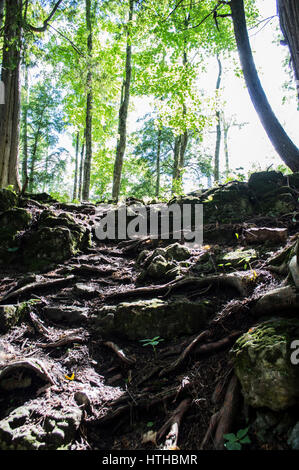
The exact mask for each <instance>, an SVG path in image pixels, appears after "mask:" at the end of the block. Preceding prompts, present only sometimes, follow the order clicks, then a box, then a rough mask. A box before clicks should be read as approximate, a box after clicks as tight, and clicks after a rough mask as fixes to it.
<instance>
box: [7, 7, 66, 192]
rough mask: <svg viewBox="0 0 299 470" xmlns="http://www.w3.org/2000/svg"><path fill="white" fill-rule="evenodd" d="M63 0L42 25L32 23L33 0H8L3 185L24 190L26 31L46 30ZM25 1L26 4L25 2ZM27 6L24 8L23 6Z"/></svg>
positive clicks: (39, 31)
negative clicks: (22, 117) (20, 167)
mask: <svg viewBox="0 0 299 470" xmlns="http://www.w3.org/2000/svg"><path fill="white" fill-rule="evenodd" d="M61 2H62V0H58V1H57V2H56V4H55V5H54V7H53V9H52V11H51V13H50V14H49V16H48V17H47V18H46V19H45V20H44V21H43V25H42V26H40V27H37V26H33V25H31V24H30V23H29V22H28V10H29V6H30V3H29V1H27V2H25V3H24V2H23V1H22V0H14V1H13V2H8V1H7V2H5V25H4V40H3V55H2V71H1V80H2V81H3V83H4V86H5V104H4V105H1V106H0V188H3V187H6V186H8V185H13V186H14V188H15V189H16V190H17V191H19V190H20V181H19V174H18V149H19V139H20V92H21V88H20V62H21V54H22V45H23V42H24V41H22V38H23V30H26V31H30V32H35V33H41V32H44V31H46V29H47V27H48V24H49V22H50V21H51V19H52V18H53V16H54V15H55V13H56V11H57V9H58V8H59V5H60V4H61ZM23 3H24V5H23ZM23 6H24V8H23Z"/></svg>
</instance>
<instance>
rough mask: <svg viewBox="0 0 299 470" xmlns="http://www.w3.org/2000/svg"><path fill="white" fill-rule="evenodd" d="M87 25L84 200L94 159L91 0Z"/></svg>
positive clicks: (87, 192)
mask: <svg viewBox="0 0 299 470" xmlns="http://www.w3.org/2000/svg"><path fill="white" fill-rule="evenodd" d="M86 27H87V31H88V38H87V50H88V59H89V60H88V64H87V67H88V72H87V83H86V88H87V101H86V125H85V145H86V152H85V160H84V170H83V189H82V198H83V200H84V201H88V200H89V189H90V167H91V160H92V101H93V91H92V70H91V67H92V21H91V0H86Z"/></svg>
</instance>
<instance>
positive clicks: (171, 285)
mask: <svg viewBox="0 0 299 470" xmlns="http://www.w3.org/2000/svg"><path fill="white" fill-rule="evenodd" d="M244 277H246V276H244V274H243V273H242V274H235V273H234V274H222V275H213V276H207V277H205V278H199V277H191V276H190V277H180V278H178V279H175V280H174V281H171V282H168V283H167V284H164V285H159V286H149V287H139V288H137V289H129V290H126V291H122V292H114V293H113V294H109V295H108V296H107V297H106V299H118V300H119V299H123V298H127V297H140V296H147V295H149V296H152V295H162V294H164V297H168V296H169V295H170V294H172V293H173V292H174V291H177V290H179V289H181V288H183V289H186V288H188V287H191V288H193V290H194V288H195V289H204V290H203V292H199V293H198V295H201V294H204V293H205V292H206V289H207V288H210V287H214V288H216V289H217V288H222V287H231V288H233V289H236V290H237V292H238V293H239V295H242V296H244V295H245V294H246V291H245V288H244V285H243V282H242V280H243V279H244ZM247 277H248V275H247Z"/></svg>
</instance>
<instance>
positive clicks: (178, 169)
mask: <svg viewBox="0 0 299 470" xmlns="http://www.w3.org/2000/svg"><path fill="white" fill-rule="evenodd" d="M189 20H190V17H189V16H188V17H187V18H186V20H185V27H186V28H187V27H188V24H189ZM185 47H186V42H185V44H184V48H185ZM187 63H188V58H187V52H186V50H184V53H183V66H184V67H187ZM182 110H183V111H182V113H183V120H185V116H186V114H187V107H186V105H185V103H183V106H182ZM188 137H189V135H188V131H187V130H185V132H183V134H181V135H180V136H179V140H178V141H177V143H178V144H179V148H178V149H177V152H178V153H177V154H176V149H175V152H174V156H175V158H174V172H173V184H172V191H174V188H175V187H176V188H177V189H178V188H179V186H180V184H181V179H182V171H183V169H184V166H185V153H186V148H187V144H188Z"/></svg>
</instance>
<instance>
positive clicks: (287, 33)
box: [277, 0, 299, 99]
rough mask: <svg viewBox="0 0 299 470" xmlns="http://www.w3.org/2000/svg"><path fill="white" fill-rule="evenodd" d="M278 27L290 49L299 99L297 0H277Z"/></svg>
mask: <svg viewBox="0 0 299 470" xmlns="http://www.w3.org/2000/svg"><path fill="white" fill-rule="evenodd" d="M277 10H278V14H279V21H280V28H281V31H282V33H283V35H284V38H285V41H286V43H287V45H288V46H289V49H290V54H291V58H292V65H293V69H294V75H295V80H296V83H297V94H298V99H299V3H298V0H277Z"/></svg>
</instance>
